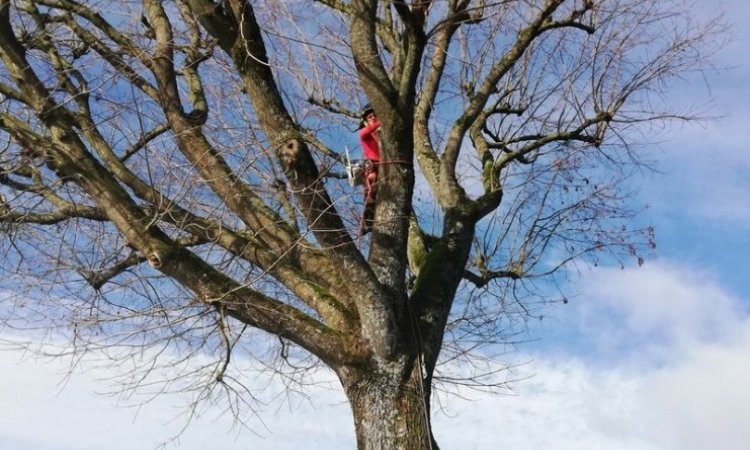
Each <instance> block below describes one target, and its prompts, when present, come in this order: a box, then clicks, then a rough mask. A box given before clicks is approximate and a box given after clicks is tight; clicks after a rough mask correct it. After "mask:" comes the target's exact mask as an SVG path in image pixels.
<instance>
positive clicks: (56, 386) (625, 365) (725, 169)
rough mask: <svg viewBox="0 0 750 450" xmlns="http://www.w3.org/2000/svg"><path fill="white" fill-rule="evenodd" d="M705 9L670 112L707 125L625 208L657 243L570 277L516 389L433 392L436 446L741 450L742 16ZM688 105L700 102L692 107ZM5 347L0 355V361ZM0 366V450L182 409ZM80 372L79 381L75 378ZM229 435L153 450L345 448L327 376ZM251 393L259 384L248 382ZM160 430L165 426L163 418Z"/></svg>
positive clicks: (747, 289)
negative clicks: (719, 24)
mask: <svg viewBox="0 0 750 450" xmlns="http://www.w3.org/2000/svg"><path fill="white" fill-rule="evenodd" d="M707 3H709V4H721V5H723V6H722V7H723V8H724V9H725V10H727V11H728V12H729V14H728V17H729V18H730V19H731V20H732V21H733V22H734V23H735V27H734V33H735V37H734V40H733V41H732V42H731V43H730V44H729V45H728V46H727V47H726V48H725V49H724V50H723V51H722V53H721V55H720V57H719V60H718V63H719V65H720V66H722V67H727V68H728V69H727V70H721V71H719V72H718V73H708V74H706V76H707V78H708V79H710V84H709V85H708V86H707V85H706V82H705V81H704V79H703V78H701V77H694V78H691V79H690V80H688V81H686V82H685V83H682V84H677V85H675V86H674V92H673V93H672V95H673V96H674V100H675V101H676V102H681V103H682V102H684V103H688V102H689V101H692V100H693V99H696V101H701V102H702V103H709V104H710V105H711V114H712V115H716V116H719V117H720V118H719V119H717V120H713V121H707V122H701V123H693V124H688V125H685V126H675V127H671V128H670V129H668V130H663V131H661V132H660V134H658V135H656V136H654V140H655V141H659V142H660V143H659V144H658V145H657V146H655V147H654V151H655V152H656V154H658V159H659V169H660V170H661V171H662V172H663V173H661V174H645V175H644V177H643V179H642V180H641V181H642V185H641V190H640V192H639V194H638V196H637V197H636V198H635V199H634V201H636V202H637V203H638V204H648V205H649V209H647V210H646V211H645V213H644V215H643V216H642V217H641V219H642V220H645V221H647V222H650V223H653V225H654V226H655V227H656V230H657V240H658V248H657V251H656V255H655V256H654V257H651V258H649V259H648V260H647V261H646V264H645V265H644V266H643V267H640V268H637V267H629V268H626V269H625V270H620V268H619V267H618V268H610V267H598V268H580V271H579V272H578V273H577V274H575V277H573V279H572V281H571V283H573V286H572V290H573V291H576V292H578V293H579V295H578V296H576V297H575V298H574V299H573V301H571V302H570V303H569V304H568V305H560V306H558V307H555V308H554V309H552V310H550V311H548V312H547V314H546V317H545V319H544V320H543V321H541V322H540V323H536V324H533V325H532V328H531V335H530V336H539V337H541V339H539V340H537V341H535V342H533V343H529V344H527V345H523V346H521V347H519V349H518V351H517V352H516V353H513V354H509V355H507V357H506V358H507V361H506V362H510V363H516V364H520V365H519V366H518V367H516V368H515V369H513V371H512V372H510V373H509V377H510V378H515V379H522V380H524V381H519V382H517V383H514V384H513V385H512V386H513V389H512V390H510V391H508V392H504V393H502V395H497V396H488V395H485V394H481V393H477V392H471V391H459V392H455V394H459V395H450V394H443V395H441V396H440V398H439V403H440V404H441V405H443V406H444V409H443V411H442V412H440V413H438V415H437V417H436V433H437V436H438V440H439V442H440V443H441V445H442V447H443V448H446V449H450V448H461V449H488V448H510V449H515V450H527V449H528V450H531V449H537V448H555V449H560V450H567V449H570V450H573V449H576V450H579V449H604V448H606V449H608V450H673V449H674V450H677V449H679V450H715V449H722V450H735V449H736V450H741V449H746V448H747V442H750V427H748V426H747V423H746V422H747V418H748V417H750V384H749V382H748V380H750V277H748V268H750V264H748V263H747V258H748V255H750V237H749V236H750V203H748V200H747V199H748V198H750V176H748V174H749V173H750V153H749V152H748V151H747V145H748V143H750V82H748V80H750V58H749V57H748V55H749V54H750V32H749V31H748V28H747V27H746V26H745V24H746V23H748V22H750V4H748V3H747V2H745V1H740V0H732V1H724V2H713V1H712V2H707ZM704 100H705V101H704ZM3 348H5V347H2V346H0V349H3ZM67 364H68V362H65V361H47V360H39V359H36V358H33V357H31V356H30V355H24V354H21V353H18V352H12V351H0V399H2V408H0V444H1V445H2V448H4V449H8V450H26V449H29V450H31V449H33V450H74V449H75V450H88V449H100V448H106V449H108V450H119V449H129V450H130V449H150V448H154V447H155V446H156V445H158V444H159V443H160V442H163V441H165V440H167V439H169V438H170V437H172V436H173V435H175V434H176V433H178V432H179V431H180V429H181V426H182V424H183V421H181V420H180V418H179V408H178V406H179V405H180V404H182V403H184V402H185V401H188V400H189V399H186V398H180V397H178V396H177V397H176V396H170V397H164V398H157V399H155V400H153V401H151V402H149V403H147V404H145V405H143V406H142V407H140V408H132V407H127V406H126V405H128V404H134V403H138V400H139V399H137V398H129V399H128V398H118V397H112V396H106V395H99V394H96V392H107V391H110V390H111V385H110V384H109V382H107V381H101V380H102V379H106V378H108V377H109V376H111V375H112V373H111V371H110V369H107V368H98V369H95V370H90V371H86V372H83V371H79V370H74V372H73V375H72V376H71V377H70V378H65V377H64V374H65V373H66V372H67V370H68V369H69V366H68V365H67ZM92 365H93V364H90V365H89V366H92ZM319 379H320V381H321V386H320V387H318V388H315V389H313V390H312V391H311V392H310V393H309V398H301V397H292V398H291V399H289V400H288V401H286V402H284V403H282V404H281V405H273V406H269V408H268V409H267V410H266V411H262V418H263V421H262V422H261V421H259V420H255V419H251V420H250V421H249V423H250V425H251V426H252V431H248V430H238V429H236V428H233V427H232V421H231V418H230V417H227V416H220V412H221V408H219V407H207V408H206V409H205V410H203V411H201V414H200V417H198V418H196V419H195V420H194V421H193V422H192V423H191V424H190V426H189V427H188V428H187V430H186V431H185V432H184V433H183V434H182V435H181V437H180V439H179V440H177V441H174V442H171V443H169V444H168V445H167V447H166V448H176V449H180V450H193V449H205V448H212V449H218V450H221V449H232V448H237V447H242V448H261V449H274V450H275V449H278V450H286V449H296V448H300V445H301V443H304V445H305V447H306V448H307V449H308V450H313V449H336V448H354V435H353V425H352V421H351V416H350V413H349V411H348V406H347V405H346V403H345V399H344V398H343V396H342V394H341V393H340V392H339V391H338V390H337V388H336V385H335V383H329V381H330V380H331V379H332V377H331V376H330V375H328V374H325V373H321V374H319ZM248 383H251V384H254V383H257V385H258V386H261V385H262V384H263V383H264V381H263V380H254V379H253V380H249V381H248ZM175 417H177V419H175Z"/></svg>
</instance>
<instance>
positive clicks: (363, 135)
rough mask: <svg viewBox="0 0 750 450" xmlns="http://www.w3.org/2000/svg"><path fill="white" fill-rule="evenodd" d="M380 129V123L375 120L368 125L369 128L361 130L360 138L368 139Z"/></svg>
mask: <svg viewBox="0 0 750 450" xmlns="http://www.w3.org/2000/svg"><path fill="white" fill-rule="evenodd" d="M378 128H380V121H379V120H377V119H375V120H373V121H372V122H370V123H368V124H367V126H365V127H364V128H362V129H360V130H359V137H360V138H366V137H368V136H370V135H371V134H372V133H374V132H375V131H377V130H378Z"/></svg>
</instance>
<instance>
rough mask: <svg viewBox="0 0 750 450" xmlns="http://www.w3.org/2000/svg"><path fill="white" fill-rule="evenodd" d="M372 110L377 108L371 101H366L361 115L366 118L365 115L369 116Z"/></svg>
mask: <svg viewBox="0 0 750 450" xmlns="http://www.w3.org/2000/svg"><path fill="white" fill-rule="evenodd" d="M371 112H375V110H374V109H372V105H370V104H369V103H366V104H365V106H363V107H362V112H360V114H359V117H361V118H362V119H364V118H365V116H367V115H368V114H370V113H371Z"/></svg>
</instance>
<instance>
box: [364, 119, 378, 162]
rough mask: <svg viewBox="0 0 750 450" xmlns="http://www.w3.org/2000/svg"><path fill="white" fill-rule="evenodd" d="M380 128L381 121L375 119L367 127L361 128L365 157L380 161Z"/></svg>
mask: <svg viewBox="0 0 750 450" xmlns="http://www.w3.org/2000/svg"><path fill="white" fill-rule="evenodd" d="M378 128H380V122H379V121H378V120H377V119H375V120H374V121H372V122H371V123H369V124H368V125H367V126H366V127H364V128H361V129H360V130H359V141H360V143H361V144H362V153H363V154H364V157H365V159H369V160H370V161H375V162H380V147H379V146H378V138H377V136H378V134H377V131H378Z"/></svg>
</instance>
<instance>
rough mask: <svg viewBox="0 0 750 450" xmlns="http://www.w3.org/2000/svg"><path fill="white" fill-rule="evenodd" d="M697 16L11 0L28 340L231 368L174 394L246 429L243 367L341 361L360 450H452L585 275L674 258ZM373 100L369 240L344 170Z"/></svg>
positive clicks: (7, 114)
mask: <svg viewBox="0 0 750 450" xmlns="http://www.w3.org/2000/svg"><path fill="white" fill-rule="evenodd" d="M689 7H690V3H683V2H680V1H663V0H567V1H566V0H537V1H528V0H500V1H496V2H491V1H485V0H442V1H439V2H437V1H432V0H415V1H410V2H407V1H396V0H384V1H376V0H350V1H348V0H316V1H302V0H287V1H281V2H279V1H276V0H256V1H244V0H221V1H211V0H173V1H158V0H142V1H140V2H136V1H120V2H113V1H108V0H98V1H87V2H79V1H74V0H1V1H0V53H1V57H2V65H1V66H0V108H1V110H0V139H1V140H2V142H1V145H2V149H0V193H1V194H2V203H1V204H0V227H2V228H1V230H2V234H1V235H0V239H1V241H0V242H2V249H3V255H4V258H3V263H2V269H0V270H2V273H3V276H4V277H5V279H6V281H5V282H4V284H3V286H4V287H5V289H10V288H11V287H12V288H13V289H15V290H17V291H19V292H20V289H21V286H26V288H27V289H26V290H25V291H23V293H22V294H18V295H16V296H8V297H7V298H6V300H5V302H4V305H3V308H2V314H3V316H2V317H3V320H4V323H5V324H6V326H12V327H25V328H40V329H47V330H57V329H60V330H65V331H66V335H67V336H69V337H70V338H71V339H72V340H73V343H74V344H75V345H76V346H77V347H78V348H81V349H87V348H92V347H111V348H113V349H114V348H117V349H131V350H132V352H134V353H138V352H145V350H144V349H153V352H152V353H148V355H150V356H149V358H151V357H153V358H156V356H157V354H161V353H162V352H163V351H164V350H169V352H170V354H172V355H178V358H181V360H183V361H190V360H192V359H196V360H199V361H209V362H208V363H205V362H202V363H199V364H197V366H196V365H194V366H191V367H192V368H191V369H190V372H189V373H185V372H182V373H179V374H178V375H174V376H175V377H178V378H179V377H182V378H185V377H187V376H188V375H192V376H193V378H190V379H191V380H194V383H195V384H193V385H189V386H187V387H193V388H196V389H204V390H205V391H204V392H217V391H216V389H218V392H224V393H226V394H230V397H228V398H229V401H230V408H232V409H233V411H235V413H236V414H238V415H241V414H242V412H241V408H240V405H242V404H245V405H248V406H250V407H252V399H253V392H248V391H247V390H245V389H244V388H243V386H244V384H243V380H242V378H241V374H238V373H235V372H232V364H231V363H230V358H231V357H232V355H234V354H236V353H237V352H242V353H244V354H252V355H253V356H254V357H256V358H258V360H261V361H263V362H264V364H266V365H267V367H268V369H269V370H278V371H279V373H282V372H283V371H284V370H285V369H284V368H288V369H291V372H293V373H294V372H295V371H296V370H301V373H302V374H304V372H305V370H306V368H308V367H310V366H311V365H313V364H316V363H322V364H324V365H325V366H327V367H329V368H331V369H332V370H333V371H334V372H335V374H336V375H337V377H338V379H339V380H340V383H341V385H342V387H343V389H344V391H345V393H346V396H347V397H348V399H349V401H350V404H351V408H352V411H353V415H354V422H355V429H356V436H357V445H358V448H360V449H396V448H399V449H436V448H437V444H436V442H435V440H434V438H433V437H432V432H431V428H430V400H431V393H432V392H433V389H434V388H435V386H436V385H437V384H438V383H441V382H443V383H464V382H466V383H472V384H473V385H474V386H478V387H482V386H483V387H492V386H494V385H496V384H497V383H501V382H502V379H501V378H499V377H497V376H495V375H497V374H496V373H495V372H493V369H492V367H494V366H492V365H490V364H486V363H487V362H488V361H489V362H491V361H492V355H493V351H494V350H493V349H497V346H499V345H503V344H504V343H507V342H508V340H509V339H512V336H511V334H512V333H513V332H514V330H515V329H517V328H514V326H513V324H514V323H515V322H516V321H518V320H521V321H523V320H526V319H528V318H529V317H534V316H535V315H538V314H540V308H541V307H542V305H543V304H544V303H545V302H549V301H559V300H564V298H563V297H560V296H557V297H556V296H554V295H550V294H549V292H550V286H552V285H553V284H554V283H555V282H556V281H558V280H560V279H561V278H562V277H564V269H566V268H567V267H568V266H569V263H571V262H574V261H588V262H589V263H594V264H596V263H597V261H598V260H599V258H603V257H606V258H617V259H618V260H620V261H623V262H625V261H627V260H628V259H630V260H632V261H638V262H639V263H640V262H641V261H642V260H641V259H640V258H641V257H640V256H639V255H640V252H641V251H642V250H644V249H646V248H648V247H649V246H653V245H654V244H653V236H652V235H653V230H651V229H650V228H648V227H646V228H643V227H637V226H632V225H631V224H632V222H631V219H632V211H630V210H629V209H628V207H627V202H625V200H626V198H627V195H628V188H627V186H628V185H627V184H626V181H627V180H628V179H629V176H630V175H631V174H632V173H633V171H635V170H638V169H640V168H642V167H644V165H645V163H646V162H647V161H646V159H644V152H643V150H644V148H645V147H641V146H639V144H640V143H641V142H646V141H647V140H648V133H649V131H650V128H648V127H649V126H650V125H653V124H660V123H663V122H664V121H669V120H675V119H690V118H691V114H690V113H691V111H687V112H680V111H675V110H673V109H670V108H669V107H668V105H665V104H664V102H663V101H662V100H663V98H662V94H663V93H664V92H666V90H667V88H668V87H669V83H671V82H672V81H673V80H675V79H677V78H678V77H680V76H681V75H683V74H686V73H688V72H689V71H693V70H701V69H702V68H705V67H706V64H707V62H708V59H707V58H708V57H710V55H711V52H712V51H714V50H716V49H717V48H718V47H719V46H720V44H721V39H722V36H723V33H724V31H725V30H723V29H722V27H721V23H720V22H719V21H718V20H717V19H716V18H711V19H709V20H705V21H703V22H700V23H699V22H696V21H695V18H693V17H691V15H690V8H689ZM365 103H371V105H372V107H373V108H374V111H375V112H376V114H377V116H378V117H379V118H380V121H381V123H382V126H381V129H380V140H381V148H380V151H381V157H382V161H381V163H380V168H379V171H380V175H379V181H378V198H377V205H376V221H375V225H374V229H373V232H372V234H371V235H368V236H365V237H363V236H358V235H357V233H356V230H357V225H358V221H359V216H360V214H361V212H360V211H361V207H360V206H359V202H360V193H359V192H357V191H356V190H355V189H352V188H351V187H350V186H349V185H348V184H347V183H346V182H344V181H343V180H342V178H341V176H340V174H341V173H342V172H343V167H342V164H343V162H344V159H343V157H342V154H343V150H344V146H350V147H352V148H351V149H352V150H354V146H355V145H356V138H355V135H354V134H353V133H352V130H354V129H355V128H356V126H357V123H358V120H359V117H358V113H357V111H359V110H360V108H361V107H362V106H363V105H364V104H365ZM693 112H694V111H693ZM113 357H114V356H113ZM212 358H213V359H212ZM172 363H174V362H173V361H172ZM156 367H157V363H156V362H152V363H150V364H146V363H144V364H143V367H140V369H142V370H143V371H144V372H146V373H148V372H154V371H156V369H155V368H156ZM196 367H197V368H196ZM483 369H487V371H483ZM186 370H187V369H186ZM296 375H299V374H296ZM296 375H295V376H296ZM139 380H141V381H142V379H137V380H135V382H134V383H135V384H136V385H137V384H138V383H137V381H139ZM128 387H130V386H128ZM183 387H185V386H183ZM207 395H208V394H207ZM211 395H213V394H211ZM232 402H236V403H232Z"/></svg>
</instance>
